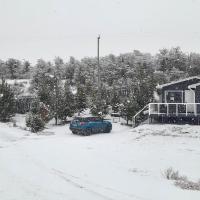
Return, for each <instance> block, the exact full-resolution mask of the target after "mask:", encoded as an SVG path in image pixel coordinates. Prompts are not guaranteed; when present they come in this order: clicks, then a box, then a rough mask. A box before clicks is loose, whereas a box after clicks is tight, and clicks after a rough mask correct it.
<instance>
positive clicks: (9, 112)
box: [0, 79, 15, 121]
mask: <svg viewBox="0 0 200 200" xmlns="http://www.w3.org/2000/svg"><path fill="white" fill-rule="evenodd" d="M14 114H15V98H14V93H13V91H12V89H11V88H10V86H9V85H8V84H7V83H6V82H5V80H4V79H2V80H1V84H0V121H9V120H10V118H11V117H12V116H13V115H14Z"/></svg>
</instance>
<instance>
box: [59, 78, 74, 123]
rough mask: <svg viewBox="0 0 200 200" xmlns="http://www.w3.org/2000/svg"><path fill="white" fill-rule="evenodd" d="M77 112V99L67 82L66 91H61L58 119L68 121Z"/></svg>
mask: <svg viewBox="0 0 200 200" xmlns="http://www.w3.org/2000/svg"><path fill="white" fill-rule="evenodd" d="M74 112H75V99H74V95H73V94H72V91H71V88H70V85H69V83H68V82H65V86H64V89H63V90H61V97H60V98H59V102H58V119H60V120H66V118H67V117H71V116H72V115H73V114H74Z"/></svg>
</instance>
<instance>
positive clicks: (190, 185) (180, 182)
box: [164, 167, 200, 191]
mask: <svg viewBox="0 0 200 200" xmlns="http://www.w3.org/2000/svg"><path fill="white" fill-rule="evenodd" d="M164 176H165V178H167V179H168V180H174V181H175V183H174V184H175V185H176V186H178V187H180V188H181V189H184V190H198V191H200V180H199V181H198V182H193V181H189V180H188V178H187V177H186V176H181V175H180V174H179V172H178V171H174V170H173V169H172V168H171V167H170V168H168V169H166V170H165V171H164Z"/></svg>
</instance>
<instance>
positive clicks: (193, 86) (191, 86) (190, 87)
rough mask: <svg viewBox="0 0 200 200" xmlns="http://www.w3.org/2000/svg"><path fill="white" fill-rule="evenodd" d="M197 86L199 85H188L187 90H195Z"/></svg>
mask: <svg viewBox="0 0 200 200" xmlns="http://www.w3.org/2000/svg"><path fill="white" fill-rule="evenodd" d="M199 85H200V83H196V84H192V85H189V86H188V88H189V89H192V88H194V89H196V87H197V86H199Z"/></svg>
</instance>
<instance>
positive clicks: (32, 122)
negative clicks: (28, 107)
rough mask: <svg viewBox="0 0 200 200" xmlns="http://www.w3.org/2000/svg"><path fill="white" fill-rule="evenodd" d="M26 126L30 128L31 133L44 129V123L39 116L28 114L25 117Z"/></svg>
mask: <svg viewBox="0 0 200 200" xmlns="http://www.w3.org/2000/svg"><path fill="white" fill-rule="evenodd" d="M26 126H27V127H30V129H31V132H33V133H37V132H38V131H42V130H43V129H44V127H45V122H44V120H43V119H42V118H41V117H40V115H37V114H31V113H29V114H28V115H27V117H26Z"/></svg>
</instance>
